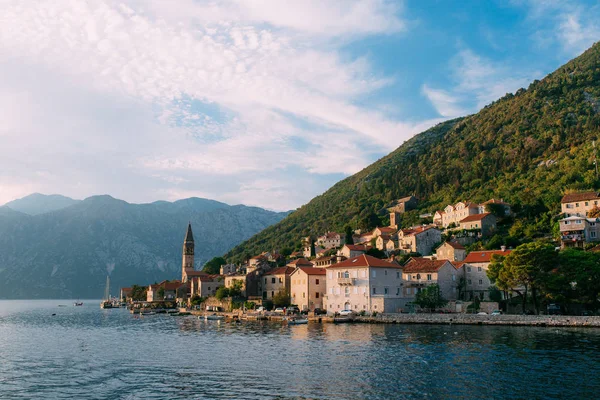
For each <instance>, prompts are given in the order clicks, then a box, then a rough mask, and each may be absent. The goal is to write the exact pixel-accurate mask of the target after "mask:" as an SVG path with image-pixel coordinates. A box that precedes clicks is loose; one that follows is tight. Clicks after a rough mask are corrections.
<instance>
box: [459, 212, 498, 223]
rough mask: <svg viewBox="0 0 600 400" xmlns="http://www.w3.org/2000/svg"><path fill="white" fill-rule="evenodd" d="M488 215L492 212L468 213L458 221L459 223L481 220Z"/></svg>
mask: <svg viewBox="0 0 600 400" xmlns="http://www.w3.org/2000/svg"><path fill="white" fill-rule="evenodd" d="M490 215H492V213H483V214H473V215H469V216H468V217H467V218H465V219H462V220H461V221H460V223H461V224H462V223H463V222H473V221H481V220H483V219H484V218H487V217H488V216H490Z"/></svg>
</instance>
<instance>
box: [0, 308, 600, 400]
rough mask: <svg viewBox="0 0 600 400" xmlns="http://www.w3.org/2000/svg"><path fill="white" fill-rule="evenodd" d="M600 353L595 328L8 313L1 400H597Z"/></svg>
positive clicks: (2, 334) (0, 314)
mask: <svg viewBox="0 0 600 400" xmlns="http://www.w3.org/2000/svg"><path fill="white" fill-rule="evenodd" d="M63 303H64V302H63ZM67 304H68V303H67ZM53 313H55V314H56V315H55V316H52V314H53ZM599 350H600V332H599V331H598V330H593V329H556V328H526V327H490V326H449V325H440V326H435V325H423V326H418V325H406V326H400V325H368V324H364V325H362V324H361V325H351V324H339V325H334V324H312V323H311V324H308V325H296V326H286V325H283V324H280V323H273V322H264V321H256V322H247V323H241V324H227V323H224V322H222V323H218V322H217V321H203V320H199V319H197V318H195V317H192V316H189V317H169V316H166V315H153V316H146V317H144V318H135V317H134V316H132V315H131V314H129V313H128V312H127V311H126V310H100V309H99V307H98V305H97V304H96V303H94V304H92V303H89V304H86V305H85V306H84V307H72V306H71V307H57V303H54V304H52V303H51V302H0V358H1V360H2V361H1V362H0V398H40V397H48V398H57V397H59V398H84V397H89V395H90V393H92V394H93V396H92V397H98V398H131V399H138V398H139V399H146V398H157V399H158V398H160V399H164V398H174V399H178V398H190V397H192V398H244V399H264V398H267V399H268V398H273V399H275V398H277V399H283V398H311V399H356V398H374V399H390V398H423V397H430V398H542V397H544V398H546V397H555V398H561V397H570V398H573V397H581V398H595V397H596V394H597V390H599V389H600V384H599V383H598V379H597V378H596V377H597V374H598V373H599V372H600V365H599V363H598V362H597V361H596V356H597V354H598V351H599ZM557 370H559V371H560V374H557V372H556V371H557Z"/></svg>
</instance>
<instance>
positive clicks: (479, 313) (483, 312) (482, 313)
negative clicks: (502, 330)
mask: <svg viewBox="0 0 600 400" xmlns="http://www.w3.org/2000/svg"><path fill="white" fill-rule="evenodd" d="M477 315H488V313H486V312H485V311H479V312H478V313H477Z"/></svg>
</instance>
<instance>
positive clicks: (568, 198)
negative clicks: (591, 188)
mask: <svg viewBox="0 0 600 400" xmlns="http://www.w3.org/2000/svg"><path fill="white" fill-rule="evenodd" d="M598 199H600V193H598V192H581V193H569V194H565V195H564V196H563V198H562V200H561V201H560V202H561V203H572V202H574V201H585V200H598Z"/></svg>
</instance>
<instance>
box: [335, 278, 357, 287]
mask: <svg viewBox="0 0 600 400" xmlns="http://www.w3.org/2000/svg"><path fill="white" fill-rule="evenodd" d="M337 283H338V285H341V286H353V285H356V278H338V280H337Z"/></svg>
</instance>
